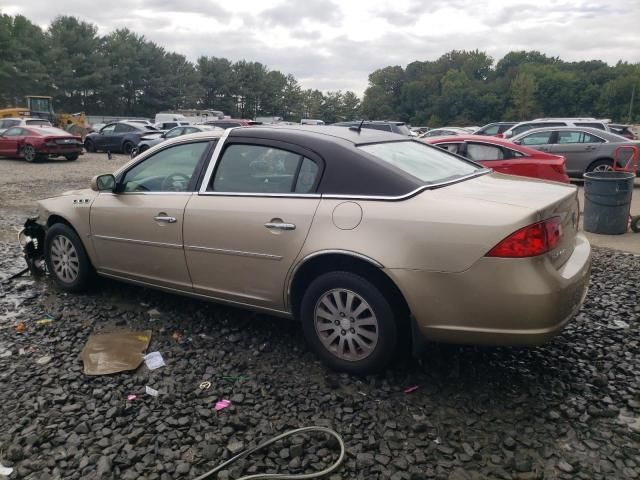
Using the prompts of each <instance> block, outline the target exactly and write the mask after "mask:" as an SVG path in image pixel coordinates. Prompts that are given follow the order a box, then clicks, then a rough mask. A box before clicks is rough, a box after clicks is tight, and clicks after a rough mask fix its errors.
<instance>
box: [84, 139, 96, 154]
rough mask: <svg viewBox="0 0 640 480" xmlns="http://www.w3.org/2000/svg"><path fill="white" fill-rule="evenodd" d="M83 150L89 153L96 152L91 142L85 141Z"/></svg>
mask: <svg viewBox="0 0 640 480" xmlns="http://www.w3.org/2000/svg"><path fill="white" fill-rule="evenodd" d="M84 149H85V150H86V151H87V152H89V153H93V152H95V151H96V146H95V145H94V143H93V141H91V140H89V139H87V140H85V141H84Z"/></svg>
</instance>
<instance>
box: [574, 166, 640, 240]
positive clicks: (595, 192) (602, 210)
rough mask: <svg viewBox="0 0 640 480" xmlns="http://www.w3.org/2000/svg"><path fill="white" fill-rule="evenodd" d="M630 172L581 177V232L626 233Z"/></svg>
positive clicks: (632, 178)
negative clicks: (582, 204) (582, 210)
mask: <svg viewBox="0 0 640 480" xmlns="http://www.w3.org/2000/svg"><path fill="white" fill-rule="evenodd" d="M634 178H635V175H634V174H633V173H631V172H589V173H585V174H584V229H585V230H586V231H587V232H591V233H600V234H603V235H620V234H622V233H625V232H626V231H627V226H628V225H629V209H630V208H631V195H632V194H633V180H634Z"/></svg>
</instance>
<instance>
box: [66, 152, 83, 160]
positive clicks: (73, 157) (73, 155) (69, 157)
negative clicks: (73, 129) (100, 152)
mask: <svg viewBox="0 0 640 480" xmlns="http://www.w3.org/2000/svg"><path fill="white" fill-rule="evenodd" d="M79 156H80V154H79V153H72V154H70V155H65V156H64V158H66V159H67V160H69V161H70V162H73V161H74V160H77V159H78V157H79Z"/></svg>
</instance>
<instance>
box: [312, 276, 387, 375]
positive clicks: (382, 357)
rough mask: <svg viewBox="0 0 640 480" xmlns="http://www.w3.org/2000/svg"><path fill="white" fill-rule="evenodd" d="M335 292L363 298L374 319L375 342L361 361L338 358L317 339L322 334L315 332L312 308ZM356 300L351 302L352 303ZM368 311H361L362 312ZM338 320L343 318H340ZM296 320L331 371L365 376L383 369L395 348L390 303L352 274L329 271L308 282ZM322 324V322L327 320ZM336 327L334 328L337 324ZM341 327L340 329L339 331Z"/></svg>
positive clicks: (359, 277)
mask: <svg viewBox="0 0 640 480" xmlns="http://www.w3.org/2000/svg"><path fill="white" fill-rule="evenodd" d="M339 290H346V291H350V292H352V293H355V294H356V295H357V296H359V297H360V298H361V299H363V300H364V301H365V302H366V303H367V304H368V305H369V307H370V308H369V309H368V310H370V313H371V314H372V316H373V317H374V318H375V319H376V320H377V324H376V326H377V334H378V336H377V343H376V344H375V346H374V347H373V348H372V351H371V352H370V353H368V355H367V356H365V357H364V358H362V359H351V360H349V359H345V358H341V356H340V355H338V354H336V352H333V351H331V350H329V348H330V347H326V346H325V345H324V344H323V340H322V339H321V337H320V336H321V335H322V334H321V333H319V332H318V331H317V329H316V318H315V313H316V308H317V307H319V305H320V303H321V301H322V299H323V298H327V297H326V295H331V292H332V291H339ZM356 301H357V300H354V302H356ZM346 303H347V302H345V305H346ZM354 304H355V303H354ZM356 310H357V309H356ZM368 310H364V312H367V311H368ZM354 316H355V315H354ZM342 317H343V318H344V315H342ZM300 319H301V321H302V329H303V331H304V334H305V337H306V339H307V341H308V342H309V344H310V346H311V348H312V349H313V350H314V352H315V353H316V354H317V355H318V356H319V357H320V358H321V359H322V360H323V361H324V362H325V363H326V364H327V365H328V366H329V367H330V368H332V369H334V370H339V371H342V372H348V373H351V374H355V375H365V374H368V373H373V372H377V371H380V370H382V369H384V368H385V367H386V366H387V365H388V364H389V363H390V362H391V360H392V359H393V358H394V356H395V353H396V350H397V345H398V325H397V322H396V314H395V313H394V310H393V308H392V306H391V302H390V301H389V299H388V298H387V297H386V296H385V295H384V294H383V293H382V291H381V290H380V289H379V288H378V287H377V286H375V285H374V284H373V283H371V282H369V281H368V280H366V279H364V278H363V277H361V276H359V275H356V274H354V273H350V272H340V271H338V272H329V273H325V274H323V275H320V276H319V277H318V278H316V279H315V280H314V281H313V282H311V284H310V285H309V287H308V288H307V290H306V292H305V294H304V297H303V299H302V304H301V308H300ZM336 320H337V317H336ZM324 321H325V322H326V321H327V320H324ZM333 321H334V320H332V322H333ZM338 321H339V320H338ZM330 323H331V322H329V323H325V324H324V325H330ZM336 325H338V324H337V322H336ZM331 328H333V327H331ZM337 328H338V327H336V329H337ZM342 328H343V327H340V329H342ZM345 328H347V327H345ZM368 328H373V327H368ZM325 332H326V330H325ZM334 332H335V333H336V334H337V330H334ZM341 332H342V335H344V334H345V333H346V334H347V335H348V334H349V333H348V332H347V331H346V330H341ZM351 332H354V330H353V329H351ZM327 336H328V337H330V336H331V334H327ZM354 336H355V333H354ZM325 338H326V337H325ZM359 341H362V337H360V339H359ZM336 347H337V346H336ZM356 350H357V349H356Z"/></svg>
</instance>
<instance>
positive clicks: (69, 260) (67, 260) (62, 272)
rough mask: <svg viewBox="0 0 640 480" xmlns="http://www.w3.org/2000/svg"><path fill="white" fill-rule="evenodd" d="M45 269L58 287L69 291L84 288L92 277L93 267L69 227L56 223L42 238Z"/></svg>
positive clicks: (78, 239)
mask: <svg viewBox="0 0 640 480" xmlns="http://www.w3.org/2000/svg"><path fill="white" fill-rule="evenodd" d="M44 258H45V261H46V262H47V269H48V270H49V273H50V274H51V277H52V278H53V280H54V282H55V283H56V285H58V287H60V288H61V289H63V290H66V291H69V292H79V291H82V290H85V289H86V288H87V287H88V286H89V283H90V281H91V279H92V277H93V268H92V267H91V262H90V261H89V257H88V256H87V252H86V251H85V249H84V246H83V245H82V242H81V241H80V238H79V237H78V235H77V234H76V232H74V231H73V229H72V228H71V227H69V226H68V225H65V224H63V223H56V224H55V225H53V226H52V227H50V228H49V230H48V231H47V235H46V237H45V240H44Z"/></svg>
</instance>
